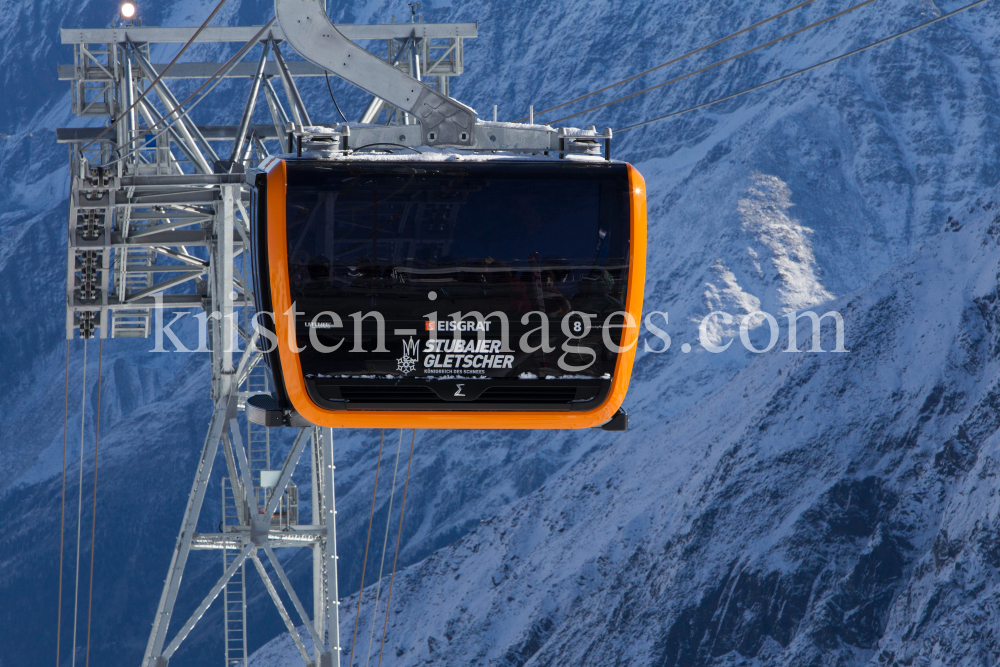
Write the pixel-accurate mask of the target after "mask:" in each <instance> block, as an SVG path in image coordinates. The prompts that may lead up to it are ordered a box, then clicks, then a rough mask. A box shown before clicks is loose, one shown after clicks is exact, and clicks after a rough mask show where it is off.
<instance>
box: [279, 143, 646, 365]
mask: <svg viewBox="0 0 1000 667" xmlns="http://www.w3.org/2000/svg"><path fill="white" fill-rule="evenodd" d="M288 180H289V187H288V195H287V197H288V199H287V206H288V208H287V239H288V258H289V278H290V282H291V290H292V299H293V300H294V301H295V302H296V303H297V306H298V309H299V311H300V312H303V313H304V315H303V316H300V317H299V319H298V324H299V327H300V328H299V331H300V333H299V336H300V340H301V341H303V342H304V341H305V340H307V338H304V337H308V335H309V329H308V327H307V326H306V324H305V323H307V322H309V321H311V320H312V318H313V317H315V316H316V315H317V314H318V313H320V312H322V311H334V312H336V313H337V314H338V315H339V316H340V317H341V318H343V319H344V320H345V322H344V329H343V330H341V331H332V330H330V329H324V330H322V331H321V332H315V333H316V335H320V336H322V337H325V338H327V339H329V340H333V339H339V338H340V337H343V336H344V335H345V334H347V335H350V334H351V333H352V322H351V321H350V320H349V319H348V316H349V315H350V314H351V313H354V312H365V313H367V312H371V311H378V312H380V313H381V314H382V315H383V316H384V319H385V323H386V334H387V339H388V340H389V341H390V342H391V341H393V340H394V338H393V337H394V336H395V331H396V330H397V329H400V330H403V331H407V330H412V329H415V330H417V331H418V333H417V338H421V339H426V338H427V336H428V335H429V334H428V332H427V328H426V327H427V326H428V325H427V324H426V322H428V321H431V320H434V321H437V320H447V319H448V318H449V315H451V314H452V313H456V312H461V313H468V312H470V311H478V312H480V313H483V314H484V315H485V314H487V313H490V312H493V311H498V310H499V311H503V312H504V313H506V315H507V317H508V320H509V327H510V334H509V335H510V337H511V339H512V340H513V341H514V342H513V343H512V345H511V346H512V347H514V346H515V345H516V341H517V339H519V338H520V336H521V335H522V334H523V333H524V332H526V331H528V330H529V329H534V328H536V327H538V326H539V325H538V321H537V318H536V319H535V320H533V321H531V322H529V323H528V324H527V325H524V324H522V322H521V320H522V317H523V316H524V314H526V313H528V312H529V311H540V312H543V313H545V314H546V317H547V318H548V319H549V320H550V323H551V326H550V337H551V343H552V344H555V345H557V346H558V344H559V341H560V340H565V336H563V334H562V331H561V326H560V322H561V318H562V317H564V316H565V315H566V314H567V313H569V312H570V311H580V312H586V313H591V314H593V315H594V316H595V317H594V319H593V322H594V323H595V324H599V323H601V322H603V321H604V319H605V318H606V317H607V316H608V315H609V314H611V313H613V312H615V311H621V310H623V309H624V300H625V287H626V283H627V278H628V250H629V199H628V176H627V171H626V168H625V167H624V166H623V165H596V166H594V165H585V166H584V165H577V164H572V163H569V162H567V163H565V164H559V165H550V164H538V163H534V164H532V163H503V164H495V163H491V164H488V163H470V164H468V165H462V166H455V167H450V166H445V167H442V166H441V165H432V166H428V165H426V164H421V163H411V164H407V165H399V164H398V163H395V164H392V165H386V164H385V163H382V164H379V163H368V164H364V165H360V166H359V165H357V164H355V165H330V164H329V163H327V164H324V165H322V166H319V165H317V164H316V163H311V164H310V163H307V162H305V163H298V164H296V163H294V162H290V163H289V179H288ZM435 318H436V320H435ZM498 326H499V325H498V324H497V323H496V318H494V323H493V324H492V325H491V329H490V334H489V335H488V336H487V338H494V337H497V336H494V335H493V334H494V333H495V332H496V331H497V329H496V327H498ZM374 330H375V321H374V319H369V320H366V321H365V331H366V333H370V332H374ZM446 335H447V336H448V337H450V336H451V335H452V334H451V333H448V334H446ZM475 335H476V334H472V335H471V337H472V338H475ZM592 336H596V340H597V341H598V342H599V341H600V339H601V334H600V330H599V329H595V330H594V332H593V334H592ZM401 337H402V338H403V339H406V338H407V336H406V335H405V334H404V335H402V336H401ZM442 337H443V336H442ZM617 337H618V334H615V336H614V338H615V339H617ZM539 342H540V341H535V343H536V344H537V343H539ZM591 342H594V341H591ZM350 344H351V343H347V344H345V345H344V346H343V347H344V348H346V347H347V346H348V345H350ZM394 345H395V346H398V344H392V345H389V347H390V348H392V349H391V351H390V353H389V354H387V355H385V363H384V364H382V365H384V366H385V368H386V369H387V370H386V371H385V372H393V371H395V370H396V369H395V365H394V363H392V362H393V360H394V359H395V358H396V357H398V356H399V352H398V350H396V349H395V347H394ZM366 347H367V349H372V348H373V347H374V344H372V345H368V346H366ZM422 347H423V343H422ZM595 349H596V348H595ZM301 356H302V358H303V367H304V370H306V372H307V374H308V373H310V372H314V373H318V374H323V373H348V374H351V373H364V372H369V373H370V372H377V371H378V367H379V364H380V362H379V360H378V359H377V355H374V356H373V355H369V358H367V359H361V358H352V357H357V356H358V355H356V354H355V355H351V354H345V353H344V352H343V351H338V352H336V353H327V354H319V353H314V352H312V351H306V352H303V353H302V355H301ZM556 356H558V355H556ZM517 357H518V359H517V363H516V364H511V365H510V366H509V367H508V368H507V369H495V370H496V371H498V372H496V373H493V372H492V370H494V369H490V372H488V373H486V375H491V376H497V375H503V376H509V375H511V374H512V373H513V374H514V375H517V373H520V372H524V373H535V372H536V371H538V370H539V369H540V368H546V367H547V365H548V362H547V360H546V359H545V358H544V357H545V355H544V354H534V355H523V354H517ZM601 359H603V361H598V362H597V363H595V364H593V365H592V368H588V370H587V371H586V374H588V375H593V376H595V377H600V376H602V375H605V374H607V373H610V372H611V371H612V370H613V366H614V364H613V361H614V355H612V357H611V358H610V359H609V358H607V355H606V354H604V355H602V356H601ZM551 365H552V367H553V368H556V369H557V366H556V365H555V363H553V364H551ZM501 370H503V371H504V372H503V373H500V372H499V371H501ZM515 371H517V372H515ZM553 373H555V374H558V373H559V371H558V369H557V370H555V371H553ZM415 374H416V375H420V369H419V368H418V369H417V372H416V373H415Z"/></svg>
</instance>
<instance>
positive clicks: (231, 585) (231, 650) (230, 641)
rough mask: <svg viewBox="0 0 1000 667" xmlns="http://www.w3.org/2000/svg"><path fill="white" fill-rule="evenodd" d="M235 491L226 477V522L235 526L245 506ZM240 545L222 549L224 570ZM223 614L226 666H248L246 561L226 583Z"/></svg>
mask: <svg viewBox="0 0 1000 667" xmlns="http://www.w3.org/2000/svg"><path fill="white" fill-rule="evenodd" d="M241 505H242V501H240V500H239V499H238V497H237V495H236V493H235V492H234V489H233V485H232V483H231V481H230V480H229V478H228V477H227V478H223V480H222V523H223V527H225V526H235V525H239V524H241V523H243V522H242V521H241V516H240V515H241V514H242V512H243V508H242V507H241ZM239 553H240V550H239V548H238V547H233V548H225V549H223V550H222V567H223V571H226V570H228V569H229V566H230V565H232V564H233V560H234V559H235V558H236V557H237V556H238V555H239ZM222 602H223V614H224V619H223V621H224V623H225V630H226V633H225V645H226V664H225V667H247V590H246V563H244V564H243V565H241V566H240V567H239V569H237V570H236V573H235V574H233V576H232V578H231V579H230V580H229V581H228V582H226V586H225V588H224V589H223V591H222Z"/></svg>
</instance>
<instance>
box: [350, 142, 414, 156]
mask: <svg viewBox="0 0 1000 667" xmlns="http://www.w3.org/2000/svg"><path fill="white" fill-rule="evenodd" d="M372 146H395V147H396V148H406V149H409V150H411V151H413V152H414V153H416V154H417V155H423V153H422V152H421V151H418V150H417V149H416V148H414V147H413V146H404V145H403V144H393V143H389V142H388V141H378V142H376V143H374V144H365V145H364V146H358V147H357V148H352V149H351V150H352V151H353V152H355V153H357V152H358V151H363V150H364V149H366V148H371V147H372Z"/></svg>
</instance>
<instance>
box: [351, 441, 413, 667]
mask: <svg viewBox="0 0 1000 667" xmlns="http://www.w3.org/2000/svg"><path fill="white" fill-rule="evenodd" d="M416 441H417V429H413V438H412V439H411V440H410V461H409V463H407V464H406V483H405V484H403V505H402V507H400V508H399V530H398V532H397V533H396V554H395V555H394V556H393V557H392V576H390V577H389V596H388V597H387V598H386V600H385V623H384V624H383V625H382V645H381V647H380V648H379V651H378V667H382V654H383V653H385V632H386V630H387V629H388V628H389V605H390V604H392V585H393V583H395V581H396V561H397V560H398V559H399V543H400V541H401V540H402V539H403V513H404V512H406V492H407V491H409V489H410V469H411V468H412V467H413V445H414V443H416ZM348 667H350V665H348Z"/></svg>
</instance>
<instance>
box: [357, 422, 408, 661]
mask: <svg viewBox="0 0 1000 667" xmlns="http://www.w3.org/2000/svg"><path fill="white" fill-rule="evenodd" d="M402 448H403V429H399V442H398V443H396V465H395V467H394V468H393V469H392V484H391V485H390V486H389V509H388V511H387V512H386V514H385V537H383V538H382V560H381V561H380V562H379V566H378V584H377V585H376V586H375V605H374V607H373V608H372V627H371V632H369V633H368V655H366V656H365V667H368V661H369V660H371V657H372V642H374V641H375V619H376V618H377V617H378V599H379V594H380V593H381V592H382V572H383V567H384V566H385V550H386V548H387V547H388V546H389V523H390V522H391V521H392V499H393V496H395V495H396V473H398V472H399V453H400V451H401V450H402Z"/></svg>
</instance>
